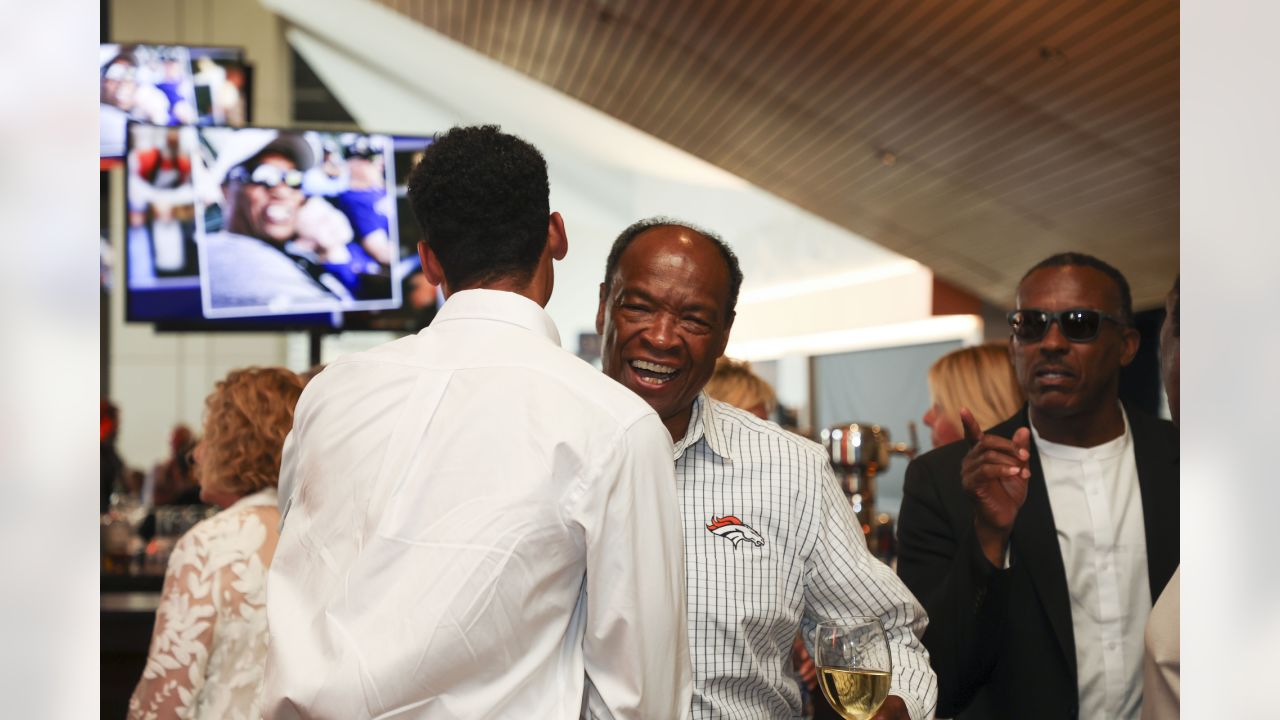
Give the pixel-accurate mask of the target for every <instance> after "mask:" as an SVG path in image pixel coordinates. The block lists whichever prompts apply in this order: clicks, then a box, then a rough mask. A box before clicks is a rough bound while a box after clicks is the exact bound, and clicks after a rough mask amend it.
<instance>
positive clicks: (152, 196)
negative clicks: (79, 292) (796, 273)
mask: <svg viewBox="0 0 1280 720" xmlns="http://www.w3.org/2000/svg"><path fill="white" fill-rule="evenodd" d="M128 140H129V142H128V159H127V162H126V173H127V182H126V191H125V197H126V203H127V206H128V207H127V223H126V232H125V243H126V246H125V247H126V251H125V291H126V292H125V312H126V319H127V320H129V321H132V322H150V323H154V324H155V325H156V327H157V329H159V330H173V331H193V330H255V329H258V330H295V329H296V330H329V331H332V330H344V329H386V330H406V331H410V330H414V329H416V328H417V327H421V326H422V325H425V324H426V321H429V319H430V317H429V315H430V314H431V313H432V312H433V310H434V307H435V306H436V304H437V295H436V289H435V288H434V287H432V286H430V284H429V283H425V279H424V278H422V274H421V271H420V267H419V263H418V259H417V253H416V245H417V237H418V235H417V233H418V231H417V228H416V223H414V221H413V218H412V214H411V213H410V212H409V211H408V209H407V208H406V207H405V201H404V179H405V177H406V176H407V174H408V171H409V169H410V166H411V164H412V162H413V160H414V159H415V156H416V155H417V154H419V153H421V151H422V150H423V149H425V147H426V145H427V144H428V143H429V142H430V140H429V139H428V138H407V137H400V138H393V137H391V136H389V135H382V134H371V133H354V132H329V131H317V130H296V129H295V130H279V129H270V128H240V129H235V128H222V127H169V126H162V125H147V124H140V123H131V124H130V126H129V135H128ZM424 283H425V284H426V285H427V287H422V286H423V284H424ZM406 299H407V300H408V302H406ZM424 318H425V321H423V319H424Z"/></svg>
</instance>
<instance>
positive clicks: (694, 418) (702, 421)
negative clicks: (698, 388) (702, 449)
mask: <svg viewBox="0 0 1280 720" xmlns="http://www.w3.org/2000/svg"><path fill="white" fill-rule="evenodd" d="M718 404H719V403H718V402H717V401H715V400H712V399H711V397H710V396H709V395H707V393H706V392H700V393H698V396H697V397H696V398H694V399H693V412H692V414H690V415H689V429H688V430H686V431H685V433H684V437H682V438H680V441H679V442H677V443H676V445H675V459H676V460H679V459H680V456H681V455H684V451H685V450H687V449H689V448H690V447H693V445H694V444H696V443H697V442H698V441H699V440H702V439H706V441H707V447H709V448H711V452H713V453H715V454H716V455H718V456H720V457H721V458H723V459H724V460H729V461H732V460H733V457H732V456H730V454H729V443H728V442H726V440H725V437H724V432H723V431H722V430H721V428H720V422H719V418H720V412H719V411H718V410H717V409H716V405H718Z"/></svg>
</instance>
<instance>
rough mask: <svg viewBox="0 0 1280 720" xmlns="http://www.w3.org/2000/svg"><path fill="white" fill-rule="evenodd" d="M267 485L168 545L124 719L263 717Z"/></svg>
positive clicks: (272, 544) (275, 536)
mask: <svg viewBox="0 0 1280 720" xmlns="http://www.w3.org/2000/svg"><path fill="white" fill-rule="evenodd" d="M279 525H280V513H279V511H278V510H277V509H276V491H275V489H274V488H267V489H265V490H262V491H259V492H257V493H254V494H253V495H249V496H246V497H243V498H241V499H240V500H239V501H237V502H236V503H235V504H234V505H232V506H231V507H229V508H227V509H226V510H223V511H222V512H220V513H218V514H217V515H214V516H213V517H211V518H209V519H207V520H205V521H203V522H201V523H199V524H198V525H196V526H195V527H193V528H191V531H190V532H188V533H187V534H186V535H183V536H182V539H180V540H179V541H178V543H177V544H176V545H175V546H174V548H173V554H172V555H170V557H169V568H168V570H167V571H166V573H165V578H164V591H163V594H162V596H161V599H160V607H159V609H158V610H157V611H156V627H155V631H154V632H153V633H152V635H151V650H150V652H149V653H148V655H147V666H146V669H145V670H143V672H142V681H141V682H139V683H138V687H137V689H135V690H134V691H133V697H132V698H131V699H130V700H129V718H130V720H135V719H136V720H151V719H152V718H155V719H156V720H161V719H167V718H227V719H228V720H236V719H239V718H253V719H254V720H257V719H258V718H261V717H262V712H261V710H260V708H259V705H258V694H259V691H260V690H261V688H262V672H263V665H264V663H265V662H266V656H267V611H266V595H267V568H268V567H269V566H270V564H271V556H272V554H274V553H275V549H276V542H277V541H278V540H279V538H280V534H279V530H278V527H279Z"/></svg>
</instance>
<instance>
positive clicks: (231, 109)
mask: <svg viewBox="0 0 1280 720" xmlns="http://www.w3.org/2000/svg"><path fill="white" fill-rule="evenodd" d="M98 65H99V67H98V69H99V94H100V106H99V112H98V123H99V133H98V137H99V140H98V142H99V148H98V151H99V154H100V155H101V156H102V157H103V158H106V159H109V158H119V157H122V156H123V155H124V153H125V149H126V148H125V145H126V138H125V133H126V126H127V124H128V123H129V122H143V123H149V124H152V125H170V126H178V125H229V126H232V127H240V126H243V125H245V124H246V123H247V122H248V121H249V109H248V107H249V106H248V99H249V72H248V67H247V66H246V65H245V63H244V53H243V52H242V51H241V50H240V49H238V48H215V47H187V46H183V45H119V44H108V43H104V44H102V45H100V46H99V51H98Z"/></svg>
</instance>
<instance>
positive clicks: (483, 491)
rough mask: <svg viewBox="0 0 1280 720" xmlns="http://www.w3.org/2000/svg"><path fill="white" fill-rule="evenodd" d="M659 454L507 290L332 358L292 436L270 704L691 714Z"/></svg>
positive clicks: (670, 516) (286, 459) (677, 565)
mask: <svg viewBox="0 0 1280 720" xmlns="http://www.w3.org/2000/svg"><path fill="white" fill-rule="evenodd" d="M670 453H671V439H670V436H669V435H668V433H667V431H666V428H665V427H664V426H663V425H662V422H661V421H660V420H659V419H658V417H657V415H656V414H654V412H653V411H652V410H651V409H650V408H649V407H648V405H646V404H645V403H644V402H643V401H642V400H641V399H640V398H638V397H637V396H636V395H634V394H633V393H631V392H630V391H628V390H627V389H625V388H624V387H622V386H621V385H619V384H617V383H615V382H614V381H612V380H610V379H609V378H607V377H605V376H604V375H603V374H601V373H600V372H599V371H597V370H595V369H594V368H592V367H591V366H590V365H588V364H586V363H584V362H582V361H581V360H579V359H577V358H575V357H573V356H572V355H571V354H569V353H567V352H565V351H564V350H562V349H561V348H560V347H559V336H558V334H557V333H556V329H555V326H554V324H553V323H552V321H551V318H550V317H549V316H548V315H547V314H546V312H545V311H543V309H542V308H541V307H539V306H538V305H537V304H535V303H533V302H532V301H530V300H528V299H527V298H524V297H522V296H519V295H515V294H513V293H507V292H497V291H490V290H468V291H463V292H459V293H456V294H454V295H453V296H451V297H450V298H449V300H448V302H446V303H445V304H444V306H443V307H442V308H441V310H440V312H439V314H438V315H437V316H436V318H435V320H434V322H432V324H431V326H430V327H428V328H427V329H425V330H423V331H422V332H421V333H419V334H418V335H416V336H411V337H407V338H402V339H400V340H397V341H395V342H391V343H388V344H386V345H382V346H380V347H378V348H375V349H373V350H371V351H368V352H363V353H357V354H353V355H349V356H346V357H344V358H341V359H339V360H338V361H336V362H334V363H332V364H331V365H329V366H328V367H327V368H326V369H325V370H324V372H322V373H320V374H319V375H318V376H317V377H316V378H315V379H314V380H312V382H311V383H310V384H308V386H307V388H306V391H305V392H304V393H303V395H302V398H301V399H300V400H299V402H298V407H297V411H296V413H295V419H294V426H293V430H292V432H291V433H290V435H289V438H288V440H287V441H286V443H285V449H284V455H283V461H282V467H281V481H282V482H281V486H282V492H286V491H287V492H289V493H290V494H291V499H290V500H287V501H285V502H286V503H287V507H288V514H287V517H286V518H285V520H284V523H283V530H282V532H281V537H280V544H279V547H278V549H277V551H276V556H275V561H274V562H273V564H272V567H271V572H270V576H269V581H268V589H267V592H268V595H267V615H268V620H269V623H270V630H271V647H270V651H269V655H268V659H267V669H266V680H265V686H264V703H263V707H264V714H265V716H266V717H268V718H277V717H280V718H287V717H298V716H306V717H309V718H372V717H389V716H392V715H394V716H395V717H396V718H440V719H443V718H468V720H472V719H481V718H513V717H518V718H540V719H541V718H552V719H555V718H578V717H580V716H590V717H605V718H608V717H614V718H664V719H665V718H683V717H685V716H687V714H688V711H689V698H690V692H691V680H690V672H689V660H688V646H687V639H686V637H687V636H686V629H685V588H684V563H683V548H682V544H681V535H680V517H679V508H678V504H677V500H676V491H675V482H674V478H673V474H672V467H671V454H670Z"/></svg>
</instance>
